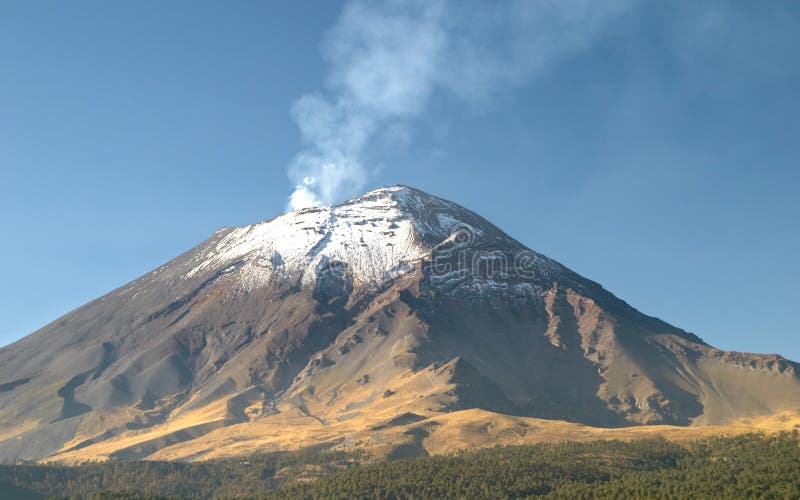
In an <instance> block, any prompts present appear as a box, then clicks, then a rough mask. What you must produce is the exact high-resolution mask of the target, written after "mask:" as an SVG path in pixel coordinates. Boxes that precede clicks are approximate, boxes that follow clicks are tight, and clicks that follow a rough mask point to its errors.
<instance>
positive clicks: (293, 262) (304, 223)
mask: <svg viewBox="0 0 800 500" xmlns="http://www.w3.org/2000/svg"><path fill="white" fill-rule="evenodd" d="M472 217H474V214H472V213H471V212H469V211H467V210H465V209H463V208H462V207H460V206H458V205H456V204H454V203H451V202H448V201H446V200H442V199H440V198H436V197H434V196H430V195H427V194H425V193H423V192H421V191H418V190H416V189H412V188H409V187H405V186H390V187H382V188H378V189H375V190H373V191H370V192H368V193H366V194H364V195H362V196H359V197H357V198H354V199H352V200H349V201H346V202H344V203H342V204H340V205H336V206H324V207H320V208H305V209H300V210H295V211H292V212H287V213H285V214H283V215H280V216H278V217H276V218H275V219H272V220H270V221H266V222H260V223H257V224H253V225H249V226H242V227H235V228H229V229H225V230H222V231H220V232H219V233H218V235H217V239H216V241H215V242H214V244H213V245H212V246H211V247H210V250H209V251H208V252H207V253H205V254H204V255H203V254H201V255H200V256H198V257H197V262H196V265H194V267H193V269H192V270H191V271H190V272H189V273H188V276H189V277H192V276H196V275H198V274H201V273H205V272H208V271H215V272H216V271H218V270H222V269H225V268H226V267H228V266H231V265H234V264H235V265H236V266H237V267H238V268H239V269H241V271H242V272H243V275H242V279H243V280H244V281H246V282H247V283H248V284H250V285H257V284H259V283H265V282H268V281H269V280H270V279H271V278H273V277H276V276H277V277H285V278H287V279H292V278H294V279H297V277H302V280H303V281H304V282H313V281H314V280H315V277H316V274H317V270H318V269H320V268H321V267H322V266H324V265H325V264H326V263H329V262H341V263H343V264H345V265H346V266H347V268H348V271H349V272H350V273H352V275H353V277H354V279H356V280H357V281H358V282H360V283H363V284H367V285H380V284H381V283H384V282H386V281H387V280H390V279H393V278H395V277H397V276H398V275H400V274H402V273H403V272H404V271H405V270H406V269H408V268H409V264H410V263H411V262H413V261H415V260H417V259H419V258H421V257H422V256H424V255H425V254H426V253H427V252H429V251H430V248H431V247H433V246H434V245H436V244H438V243H439V242H441V241H443V240H445V239H447V238H448V237H450V236H451V235H452V234H453V230H454V228H455V227H456V226H459V225H460V226H467V225H468V223H469V220H468V219H472ZM474 231H475V232H476V233H480V232H481V230H480V229H478V228H475V230H474Z"/></svg>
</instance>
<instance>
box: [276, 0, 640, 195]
mask: <svg viewBox="0 0 800 500" xmlns="http://www.w3.org/2000/svg"><path fill="white" fill-rule="evenodd" d="M634 1H635V0H620V1H604V2H597V1H591V0H541V1H528V0H524V1H523V0H519V1H513V0H511V1H504V2H486V1H467V0H464V1H448V0H427V1H418V0H407V1H397V0H384V1H378V2H371V1H361V0H357V1H352V2H349V3H348V4H347V5H346V6H345V8H344V10H343V12H342V14H341V15H340V17H339V19H338V20H337V22H336V24H335V25H334V26H333V28H332V29H331V30H330V32H329V33H328V34H327V35H326V36H325V38H324V40H323V49H322V55H323V58H324V60H325V61H326V62H327V63H328V64H329V65H330V72H329V75H328V78H327V81H326V82H325V83H326V89H325V92H322V93H319V94H313V95H306V96H303V97H301V98H300V99H299V100H298V101H297V102H296V103H295V104H294V106H293V108H292V116H293V118H294V120H295V121H296V123H297V125H298V126H299V128H300V132H301V134H302V137H303V140H304V142H305V144H306V148H305V149H304V150H303V151H302V152H300V153H299V154H298V155H297V156H296V157H295V158H294V160H293V161H292V163H291V165H290V166H289V172H288V174H289V177H290V180H291V181H292V183H293V184H294V186H295V191H294V193H293V194H292V195H291V197H290V199H289V208H291V209H296V208H302V207H307V206H317V205H321V204H327V203H332V202H334V201H336V200H338V199H340V198H342V197H345V196H348V195H352V194H354V193H356V192H358V191H359V190H361V189H362V188H363V187H364V185H365V184H366V182H367V180H368V178H369V175H370V172H371V171H372V170H373V168H374V167H371V166H368V165H364V163H363V157H364V152H365V149H366V148H367V147H368V145H369V143H370V141H371V140H372V139H373V138H375V137H376V136H377V135H378V134H380V133H382V132H384V131H386V130H390V129H391V128H394V129H395V132H394V133H396V129H397V128H398V127H404V126H408V124H409V123H410V122H411V121H412V120H413V118H414V117H416V116H418V115H420V114H421V113H423V112H424V111H425V109H426V106H427V104H428V101H429V100H430V98H431V96H432V95H433V94H434V93H436V92H442V93H445V94H449V95H451V96H455V97H456V98H458V99H462V100H464V101H466V102H474V101H479V100H484V99H487V98H488V97H491V95H492V94H494V93H496V92H498V91H501V90H506V89H509V88H512V87H514V86H516V85H520V84H522V83H524V82H526V81H528V80H530V79H531V78H535V77H536V76H537V75H540V74H541V73H543V72H545V71H547V70H548V69H550V68H552V67H553V66H554V65H555V64H557V63H558V62H559V61H560V60H562V59H563V58H565V57H568V56H570V55H572V54H574V53H576V52H578V51H580V50H582V49H584V48H586V47H587V46H588V45H589V44H590V43H591V42H592V41H593V40H594V39H596V38H597V37H598V36H599V35H600V33H602V32H603V31H604V30H605V29H607V27H608V26H609V24H610V22H611V21H613V20H614V19H616V18H617V17H618V16H620V15H621V14H623V13H625V12H627V11H628V10H629V9H630V7H631V6H632V4H633V3H634Z"/></svg>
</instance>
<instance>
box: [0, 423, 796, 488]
mask: <svg viewBox="0 0 800 500" xmlns="http://www.w3.org/2000/svg"><path fill="white" fill-rule="evenodd" d="M798 444H799V442H798V434H797V432H796V431H795V432H794V433H783V434H777V435H772V436H765V435H756V434H753V435H744V436H738V437H730V438H709V439H704V440H699V441H694V442H690V443H683V444H678V443H673V442H670V441H667V440H664V439H652V440H642V441H629V442H628V441H593V442H583V443H580V442H565V443H553V444H538V445H530V446H504V447H496V448H489V449H482V450H474V451H467V452H461V453H458V454H454V455H446V456H433V457H420V458H415V459H406V460H395V461H381V462H375V461H372V460H370V458H369V457H368V456H366V455H364V454H362V453H359V452H342V451H325V450H306V451H301V452H282V453H270V454H264V455H258V456H253V457H248V458H246V459H242V458H239V459H235V460H234V459H228V460H215V461H209V462H203V463H180V462H114V463H98V464H86V465H82V466H78V467H62V466H50V465H13V466H11V465H9V466H2V467H0V488H2V493H3V495H2V497H3V498H120V499H123V498H153V499H156V498H191V497H203V498H208V497H219V498H232V497H252V498H266V499H272V498H275V499H277V498H281V499H283V498H297V499H301V498H302V499H315V498H347V499H355V498H409V499H410V498H492V499H495V498H579V499H580V498H687V497H693V498H698V497H701V498H743V497H748V498H787V499H788V498H800V446H798Z"/></svg>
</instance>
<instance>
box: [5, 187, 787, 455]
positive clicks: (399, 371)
mask: <svg viewBox="0 0 800 500" xmlns="http://www.w3.org/2000/svg"><path fill="white" fill-rule="evenodd" d="M798 373H799V372H798V365H797V364H796V363H794V362H792V361H789V360H786V359H784V358H782V357H780V356H777V355H758V354H745V353H738V352H726V351H721V350H719V349H716V348H714V347H712V346H710V345H708V344H706V343H705V342H704V341H703V340H701V339H700V338H699V337H697V336H696V335H694V334H691V333H688V332H686V331H683V330H681V329H679V328H676V327H673V326H671V325H669V324H668V323H665V322H664V321H661V320H659V319H656V318H653V317H650V316H647V315H645V314H642V313H640V312H639V311H637V310H635V309H634V308H632V307H631V306H629V305H628V304H627V303H625V302H624V301H622V300H620V299H618V298H617V297H615V296H614V295H613V294H612V293H610V292H609V291H607V290H605V289H604V288H603V287H602V286H601V285H599V284H597V283H595V282H592V281H590V280H588V279H585V278H583V277H581V276H579V275H578V274H576V273H574V272H572V271H570V270H569V269H568V268H566V267H565V266H563V265H561V264H560V263H558V262H556V261H554V260H551V259H549V258H548V257H545V256H544V255H541V254H539V253H536V252H534V251H532V250H530V249H528V248H526V247H525V246H524V245H522V244H521V243H519V242H517V241H516V240H514V239H513V238H511V237H509V236H508V235H506V234H505V233H503V231H501V230H500V229H498V228H497V227H495V226H494V225H493V224H491V223H490V222H488V221H487V220H485V219H483V218H482V217H480V216H479V215H477V214H475V213H473V212H471V211H469V210H467V209H465V208H463V207H461V206H459V205H457V204H455V203H452V202H450V201H447V200H444V199H441V198H437V197H435V196H432V195H429V194H426V193H424V192H421V191H419V190H416V189H412V188H409V187H405V186H392V187H385V188H380V189H376V190H374V191H370V192H368V193H366V194H365V195H363V196H360V197H358V198H355V199H353V200H350V201H347V202H345V203H342V204H341V205H337V206H326V207H321V208H309V209H302V210H297V211H294V212H289V213H286V214H283V215H281V216H279V217H276V218H274V219H272V220H270V221H266V222H261V223H258V224H254V225H250V226H243V227H226V228H222V229H220V230H218V231H217V232H216V233H214V234H213V235H212V236H211V237H210V238H209V239H208V240H207V241H205V242H203V243H201V244H200V245H198V246H196V247H195V248H193V249H191V250H189V251H188V252H186V253H184V254H183V255H180V256H179V257H177V258H175V259H174V260H172V261H170V262H168V263H166V264H164V265H163V266H161V267H159V268H158V269H155V270H154V271H152V272H150V273H148V274H146V275H144V276H142V277H141V278H139V279H137V280H135V281H133V282H131V283H129V284H127V285H125V286H123V287H121V288H119V289H117V290H115V291H113V292H111V293H109V294H107V295H105V296H103V297H101V298H99V299H96V300H94V301H92V302H90V303H88V304H86V305H84V306H82V307H80V308H78V309H76V310H75V311H73V312H71V313H69V314H67V315H65V316H63V317H62V318H60V319H58V320H56V321H55V322H53V323H51V324H49V325H47V326H45V327H44V328H42V329H41V330H39V331H37V332H35V333H33V334H31V335H29V336H27V337H25V338H23V339H21V340H19V341H17V342H15V343H13V344H11V345H9V346H6V347H4V348H3V349H2V350H0V460H2V461H5V462H13V461H23V460H42V459H45V460H59V459H64V460H67V459H87V458H88V459H136V458H178V459H201V458H206V457H209V456H215V453H217V454H218V453H219V452H220V450H224V452H223V454H226V455H236V454H244V453H249V452H252V451H254V450H267V449H283V448H291V447H295V448H297V447H302V446H307V445H310V444H313V443H318V442H328V443H330V444H332V445H338V446H359V445H367V444H373V445H374V444H375V443H380V442H381V440H382V439H383V440H385V439H387V437H386V436H389V435H390V434H387V432H388V430H389V429H393V428H403V429H405V431H404V435H405V436H406V437H407V439H406V441H405V444H403V446H405V447H406V448H405V450H406V451H407V452H408V451H409V450H410V451H411V452H413V451H414V449H416V450H417V451H420V450H423V449H424V445H423V444H421V443H422V442H423V441H424V439H426V438H429V437H430V436H431V435H432V432H433V427H435V425H438V424H436V421H437V420H436V419H439V420H441V419H442V418H444V417H443V416H447V415H450V414H463V415H467V414H473V415H474V414H475V412H479V411H482V412H486V413H485V414H489V413H490V414H497V415H503V416H505V417H507V418H508V419H511V420H504V422H522V421H526V420H524V419H526V418H527V419H540V420H541V421H547V420H557V421H563V422H564V425H567V423H572V424H575V425H586V426H594V427H606V428H614V427H631V426H644V425H654V424H669V425H677V426H704V425H719V424H725V423H728V422H731V421H733V420H735V419H740V418H743V417H757V416H760V415H772V414H775V413H778V412H782V411H787V410H794V409H798V408H800V376H798ZM470 412H472V413H470ZM514 419H520V420H514ZM527 421H528V422H530V421H531V420H527ZM537 421H539V420H537ZM425 422H427V424H425ZM475 425H477V424H475ZM486 425H492V424H491V423H490V424H486ZM516 425H517V424H513V425H512V424H509V425H506V426H505V427H504V428H503V429H502V430H503V432H505V431H508V432H513V431H514V429H515V426H516ZM570 425H571V424H570ZM498 432H499V431H498ZM415 433H416V434H415ZM388 445H389V444H387V446H388ZM415 447H416V448H415ZM398 449H399V448H398V447H397V446H396V447H395V448H394V450H395V451H397V450H398Z"/></svg>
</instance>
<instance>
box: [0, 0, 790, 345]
mask: <svg viewBox="0 0 800 500" xmlns="http://www.w3.org/2000/svg"><path fill="white" fill-rule="evenodd" d="M526 4H530V5H535V4H532V3H531V2H526ZM700 4H701V2H690V1H677V2H670V3H668V4H667V3H662V2H647V3H640V2H636V1H634V0H630V1H626V2H623V3H619V4H616V3H611V2H609V3H605V5H613V6H614V7H615V9H611V10H612V11H611V12H601V13H595V12H593V13H589V14H586V11H585V9H584V10H582V7H581V5H584V4H583V2H567V3H566V4H564V5H567V6H568V7H567V8H565V10H559V11H558V12H555V13H554V15H555V16H556V21H557V22H551V18H550V17H547V16H545V17H544V19H545V21H546V23H545V24H536V23H542V20H541V19H539V18H538V17H536V16H538V13H536V12H534V13H533V14H535V15H534V17H533V18H532V19H534V20H533V21H531V22H533V23H534V25H533V28H535V29H533V28H531V26H530V25H524V24H523V25H522V28H520V29H521V31H520V32H519V33H521V35H520V37H519V38H518V39H517V38H515V39H513V40H512V39H502V38H501V39H499V40H498V39H497V37H495V36H491V35H492V33H494V32H493V31H492V30H493V29H497V27H498V26H502V25H501V24H498V25H497V26H488V27H487V28H486V30H487V33H489V35H486V34H485V33H480V32H477V31H470V30H473V27H472V25H473V23H470V21H471V20H474V19H477V18H481V19H482V18H484V17H486V16H482V14H484V12H482V11H481V9H485V7H480V5H481V4H480V3H466V2H459V3H458V4H456V5H459V6H461V7H459V8H458V9H456V10H455V11H452V9H453V5H452V4H451V5H446V4H443V5H445V6H446V7H447V8H448V9H451V10H450V11H444V13H441V12H440V13H439V14H437V15H440V16H441V17H439V18H436V19H435V20H434V21H433V23H434V24H433V28H437V29H438V28H440V27H442V26H444V31H443V33H444V34H445V36H446V37H451V39H456V38H455V37H456V35H458V34H460V33H462V32H463V31H464V30H465V28H464V27H465V26H468V28H466V35H465V39H470V40H472V42H474V44H475V45H474V46H472V47H471V48H470V49H469V50H481V51H482V52H481V54H483V55H484V56H486V57H485V58H484V59H483V60H482V62H481V64H482V66H480V67H478V68H477V70H476V71H475V72H473V73H470V74H469V75H472V76H474V75H478V77H479V78H478V77H476V78H475V79H474V80H469V79H465V78H464V73H463V71H462V69H461V66H459V67H458V68H456V70H453V68H445V67H443V66H442V65H441V61H442V60H445V61H448V60H449V61H462V59H459V58H460V57H463V56H464V53H458V52H453V51H452V50H451V49H447V50H446V51H444V52H440V53H439V56H440V57H444V59H434V61H435V62H436V64H434V66H433V67H435V68H436V69H437V70H441V73H442V74H446V75H448V76H447V77H442V76H441V75H440V74H439V72H438V71H437V74H435V75H432V76H430V77H429V80H426V81H427V82H428V83H429V85H428V86H426V87H424V88H422V89H421V90H420V89H416V90H415V92H416V93H415V94H414V96H415V99H416V100H414V101H413V102H411V103H410V104H409V105H408V106H407V107H401V108H398V107H396V106H394V103H395V101H391V102H390V103H389V104H388V105H386V103H382V104H381V106H384V107H379V106H378V107H373V108H370V109H371V111H369V113H370V114H369V115H367V118H369V120H372V121H369V120H367V121H368V123H372V124H373V125H371V126H372V128H370V129H369V131H368V132H369V133H368V134H366V135H367V138H368V140H367V141H366V143H365V144H363V145H362V144H360V143H359V145H358V147H356V148H355V149H356V150H357V151H356V153H355V160H354V161H357V164H358V169H359V170H358V177H357V179H356V180H355V181H353V180H352V179H350V181H352V182H350V181H349V182H350V184H347V183H346V184H344V185H342V186H343V187H342V186H340V188H341V189H336V190H333V191H331V193H332V194H331V195H330V196H333V197H334V198H335V197H341V196H345V195H346V194H348V190H350V191H352V190H354V189H356V187H358V188H359V189H363V190H366V189H369V188H371V187H376V186H379V185H385V184H395V183H402V184H408V185H411V186H414V187H417V188H420V189H423V190H425V191H428V192H430V193H433V194H436V195H440V196H443V197H445V198H448V199H452V200H454V201H457V202H459V203H461V204H463V205H465V206H467V207H468V208H471V209H473V210H475V211H477V212H478V213H480V214H482V215H484V216H485V217H487V218H488V219H489V220H491V221H493V222H495V223H496V224H497V225H499V226H500V227H501V228H503V229H504V230H505V231H507V232H508V233H509V234H511V235H512V236H514V237H516V238H517V239H519V240H520V241H522V242H523V243H525V244H527V245H528V246H530V247H531V248H533V249H535V250H537V251H540V252H542V253H545V254H546V255H548V256H550V257H553V258H555V259H557V260H559V261H561V262H562V263H564V264H566V265H567V266H569V267H571V268H572V269H574V270H575V271H577V272H579V273H581V274H583V275H584V276H586V277H588V278H591V279H593V280H595V281H598V282H600V283H602V284H603V285H604V286H605V287H606V288H608V289H609V290H611V291H612V292H614V293H615V294H617V295H618V296H620V297H621V298H623V299H625V300H627V301H628V302H629V303H631V304H632V305H634V306H635V307H637V308H638V309H640V310H641V311H643V312H645V313H647V314H651V315H654V316H658V317H661V318H662V319H665V320H666V321H669V322H670V323H672V324H675V325H676V326H679V327H682V328H684V329H687V330H690V331H692V332H695V333H697V334H698V335H700V336H701V337H703V338H704V339H705V340H706V341H708V342H710V343H712V344H714V345H716V346H718V347H722V348H725V349H734V350H742V351H756V352H779V353H781V354H783V355H786V356H788V357H790V358H793V359H795V360H800V343H798V341H797V339H798V327H797V324H796V321H795V318H796V310H797V304H798V303H799V302H800V291H798V290H800V287H798V286H797V284H796V282H797V279H798V277H800V264H799V263H798V255H800V252H798V246H800V236H799V235H798V231H797V226H798V224H797V220H798V216H800V202H799V201H798V181H800V167H799V166H798V158H800V140H798V132H800V98H799V96H798V89H800V58H798V57H797V53H798V50H800V4H798V3H797V2H789V1H774V2H761V3H746V2H715V1H710V2H702V5H700ZM360 5H361V4H358V3H349V4H345V3H334V2H314V3H309V4H306V5H298V3H297V2H285V3H279V2H244V1H239V2H225V3H220V2H201V1H191V2H179V1H173V2H166V3H165V2H155V1H144V2H100V1H98V2H89V1H85V2H80V3H70V4H67V3H64V2H22V1H20V2H3V3H0V224H1V225H2V234H3V237H2V240H1V241H2V244H1V245H0V259H1V260H2V262H3V263H4V264H5V266H4V267H5V269H4V286H3V287H2V288H0V325H2V326H0V344H5V343H8V342H11V341H13V340H15V339H17V338H20V337H22V336H24V335H27V334H28V333H31V332H32V331H34V330H36V329H37V328H39V327H41V326H43V325H44V324H46V323H48V322H50V321H52V320H54V319H56V318H57V317H58V316H60V315H62V314H64V313H67V312H68V311H70V310H71V309H73V308H75V307H77V306H79V305H81V304H83V303H85V302H87V301H88V300H91V299H93V298H96V297H98V296H100V295H102V294H104V293H106V292H108V291H110V290H112V289H113V288H116V287H117V286H120V285H122V284H124V283H126V282H128V281H130V280H132V279H134V278H136V277H137V276H139V275H141V274H144V273H145V272H147V271H149V270H151V269H152V268H154V267H157V266H158V265H160V264H161V263H163V262H165V261H167V260H169V259H170V258H172V257H174V256H175V255H177V254H179V253H181V252H183V251H185V250H187V249H189V248H191V247H192V246H194V245H195V244H197V243H199V242H201V241H202V240H204V239H205V238H206V237H208V236H209V235H210V234H211V233H212V232H213V231H214V230H215V229H217V228H218V227H220V226H224V225H239V224H247V223H252V222H256V221H259V220H264V219H269V218H271V217H273V216H275V215H277V214H278V213H280V212H282V211H283V210H284V209H285V207H286V206H287V201H288V197H289V196H290V194H291V193H292V191H293V189H294V187H295V185H296V184H297V182H298V175H297V172H296V171H295V172H289V176H288V177H287V168H288V167H289V166H290V165H295V164H296V163H297V159H298V153H302V152H304V151H312V152H313V153H314V154H317V153H319V152H320V151H321V150H322V149H324V148H325V147H327V146H325V145H323V146H320V140H319V135H318V134H316V132H315V131H313V130H311V131H309V129H308V127H306V128H305V129H303V130H304V131H305V135H302V134H301V132H300V129H299V128H298V125H300V126H301V127H302V126H304V123H303V122H302V117H300V118H298V113H297V107H296V103H297V102H298V99H300V98H301V97H302V96H317V97H318V98H319V99H318V100H317V101H315V103H316V104H320V103H323V104H324V103H334V104H336V103H341V102H343V101H342V96H343V95H344V96H347V95H349V94H348V92H350V93H351V94H352V93H353V91H352V89H353V88H354V87H353V85H354V84H353V82H351V81H349V80H348V81H345V80H344V79H343V78H342V77H341V71H339V70H341V69H342V68H343V67H344V68H345V70H346V69H347V68H350V67H351V66H348V65H351V64H353V60H352V58H348V57H349V56H348V54H350V53H349V52H347V51H348V50H350V49H348V46H347V45H346V44H345V45H344V48H342V44H341V43H339V44H338V45H337V36H342V29H344V31H345V32H346V33H351V32H352V31H353V30H355V31H356V32H359V31H358V30H359V29H361V28H363V26H360V25H359V23H361V22H362V21H363V20H364V19H366V20H370V19H373V18H369V17H367V18H361V17H358V15H355V14H353V12H356V14H358V13H359V12H361V13H362V14H363V12H362V11H359V10H358V9H356V7H359V6H360ZM484 5H485V4H484ZM540 5H545V4H540ZM354 6H355V7H354ZM417 7H419V6H418V5H417V6H415V5H412V4H408V5H406V4H403V5H402V6H400V7H397V6H395V7H392V8H391V9H389V10H388V13H389V14H391V15H410V16H411V18H412V19H414V17H413V16H415V15H416V11H415V10H414V9H415V8H417ZM617 7H618V8H617ZM528 8H530V7H528ZM542 8H543V9H544V8H545V7H542ZM348 9H350V10H348ZM353 9H355V10H353ZM392 9H395V10H396V9H400V11H399V14H398V12H396V11H395V10H392ZM459 9H460V10H459ZM570 9H572V10H570ZM343 12H350V14H351V15H350V17H347V16H344V17H343V14H342V13H343ZM378 14H386V12H384V11H380V10H379V11H378ZM493 14H494V12H493ZM551 14H553V13H551ZM587 16H588V17H587ZM494 17H496V18H497V19H499V21H497V22H498V23H501V22H503V17H502V13H501V14H498V15H497V16H494ZM381 19H382V18H380V17H378V21H380V20H381ZM526 19H527V18H526ZM373 20H374V19H373ZM525 22H527V21H525ZM354 23H355V24H354ZM459 23H461V24H459ZM335 26H339V27H342V26H344V28H342V29H340V30H339V33H338V34H337V32H336V29H335V28H334V30H333V31H331V28H332V27H335ZM387 29H389V28H387ZM448 30H449V31H448ZM379 33H384V31H382V30H379ZM400 33H401V35H402V33H404V31H403V30H401V31H400ZM531 33H533V35H531ZM434 34H435V33H434ZM540 35H542V36H543V35H547V37H545V38H541V37H539V36H540ZM529 36H532V38H530V39H529V38H527V37H529ZM470 37H472V38H470ZM537 37H539V38H537ZM458 39H459V40H460V39H461V38H458ZM543 40H544V41H543ZM553 40H555V41H553ZM565 40H566V41H565ZM401 41H402V39H401ZM390 42H391V40H390ZM494 43H496V44H497V46H492V44H494ZM482 44H486V46H483V45H482ZM331 46H334V47H338V49H335V50H333V51H332V49H331ZM351 48H352V47H351ZM337 50H338V51H339V52H337ZM420 50H421V49H420ZM471 54H472V52H470V53H468V54H467V55H471ZM470 60H472V59H470ZM535 61H539V62H536V64H534V63H533V62H535ZM389 62H391V60H390V61H389ZM415 64H416V60H415ZM389 66H391V65H389ZM415 67H416V66H415ZM401 68H402V67H401ZM470 68H472V69H474V68H473V67H471V66H470ZM337 71H339V73H337ZM448 71H451V73H448ZM459 71H461V72H459ZM389 74H390V75H391V73H389ZM402 74H405V75H408V74H409V73H408V72H405V73H402ZM337 75H338V76H337ZM498 75H500V76H502V78H501V77H500V76H498ZM393 78H394V77H393ZM343 81H345V83H343ZM465 82H466V83H465ZM411 83H419V80H417V79H415V80H414V81H412V82H411ZM467 83H469V84H473V83H474V85H467ZM356 84H359V82H356ZM462 84H463V85H462ZM359 88H360V87H359ZM420 92H421V94H420ZM401 97H402V96H401ZM347 102H352V101H347ZM316 104H315V105H316ZM336 105H337V106H338V104H336ZM293 109H294V110H295V111H294V113H293V111H292V110H293ZM312 109H317V108H313V106H312ZM336 109H337V113H344V116H345V118H348V117H350V118H352V117H353V116H355V117H356V118H358V119H362V118H364V115H362V114H358V113H362V111H363V106H360V105H359V106H357V107H355V108H347V107H345V108H341V106H340V107H337V108H336ZM342 109H343V110H342ZM353 109H356V110H357V111H353ZM354 113H356V114H354ZM337 116H339V115H337ZM326 139H328V137H327V136H326ZM336 139H337V140H339V139H341V138H340V137H338V136H337V137H336ZM346 140H347V141H349V140H350V138H346ZM325 144H328V143H327V142H326V143H325ZM348 144H350V142H348ZM324 152H327V150H326V151H324ZM306 167H308V166H306ZM306 167H304V168H306ZM304 172H305V171H302V172H300V173H301V174H303V173H304ZM312 172H313V168H312ZM320 196H321V195H320Z"/></svg>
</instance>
